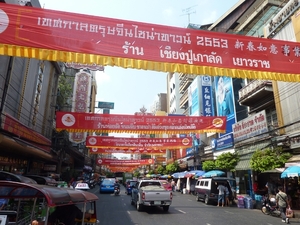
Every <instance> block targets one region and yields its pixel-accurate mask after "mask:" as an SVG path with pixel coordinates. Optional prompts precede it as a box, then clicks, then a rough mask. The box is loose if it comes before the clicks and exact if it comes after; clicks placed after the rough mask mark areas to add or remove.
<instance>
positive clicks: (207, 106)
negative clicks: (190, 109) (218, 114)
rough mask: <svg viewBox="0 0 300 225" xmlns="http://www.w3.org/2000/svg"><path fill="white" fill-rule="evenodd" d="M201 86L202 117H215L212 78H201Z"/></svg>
mask: <svg viewBox="0 0 300 225" xmlns="http://www.w3.org/2000/svg"><path fill="white" fill-rule="evenodd" d="M201 86H202V115H203V116H214V109H213V102H212V99H213V98H212V82H211V77H210V76H201Z"/></svg>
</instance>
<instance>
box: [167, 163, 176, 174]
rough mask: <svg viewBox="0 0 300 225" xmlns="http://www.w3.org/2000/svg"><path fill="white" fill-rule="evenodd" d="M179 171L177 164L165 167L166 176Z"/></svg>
mask: <svg viewBox="0 0 300 225" xmlns="http://www.w3.org/2000/svg"><path fill="white" fill-rule="evenodd" d="M178 170H179V164H178V162H174V163H171V164H168V165H167V166H166V172H167V173H168V174H172V173H175V172H177V171H178Z"/></svg>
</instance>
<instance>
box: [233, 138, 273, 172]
mask: <svg viewBox="0 0 300 225" xmlns="http://www.w3.org/2000/svg"><path fill="white" fill-rule="evenodd" d="M269 144H270V140H267V141H262V142H259V143H258V144H251V145H244V146H241V147H237V148H236V149H235V150H236V152H237V153H238V154H239V156H240V161H239V162H238V164H237V165H236V167H235V169H236V170H251V167H250V159H251V157H252V155H253V153H254V152H255V151H256V150H258V149H264V148H266V147H267V146H269Z"/></svg>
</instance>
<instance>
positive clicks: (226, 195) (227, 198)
mask: <svg viewBox="0 0 300 225" xmlns="http://www.w3.org/2000/svg"><path fill="white" fill-rule="evenodd" d="M229 194H230V193H229V189H228V187H227V186H225V206H229V205H230V203H229Z"/></svg>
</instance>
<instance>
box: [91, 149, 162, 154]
mask: <svg viewBox="0 0 300 225" xmlns="http://www.w3.org/2000/svg"><path fill="white" fill-rule="evenodd" d="M89 153H90V154H114V153H122V154H131V155H133V154H139V155H140V154H151V155H164V154H166V150H165V149H159V150H152V149H105V148H90V149H89Z"/></svg>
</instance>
